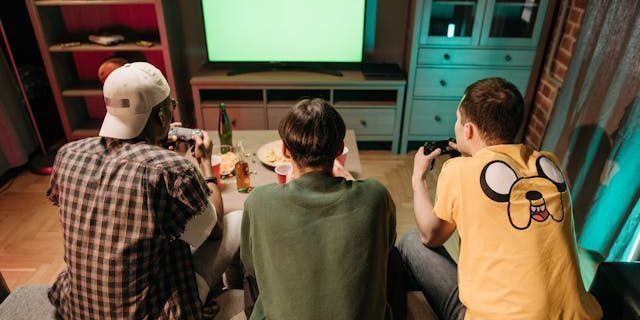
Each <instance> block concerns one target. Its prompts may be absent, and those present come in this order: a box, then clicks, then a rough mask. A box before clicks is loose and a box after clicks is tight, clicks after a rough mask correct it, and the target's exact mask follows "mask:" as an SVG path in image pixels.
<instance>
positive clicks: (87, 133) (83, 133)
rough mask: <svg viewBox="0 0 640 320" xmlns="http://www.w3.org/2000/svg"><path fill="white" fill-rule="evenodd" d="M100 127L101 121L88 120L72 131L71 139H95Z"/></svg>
mask: <svg viewBox="0 0 640 320" xmlns="http://www.w3.org/2000/svg"><path fill="white" fill-rule="evenodd" d="M100 126H102V120H98V119H89V120H87V121H86V122H84V123H83V124H82V125H81V126H79V127H76V128H74V129H73V130H72V136H73V139H83V138H88V137H95V136H97V135H98V133H99V132H100Z"/></svg>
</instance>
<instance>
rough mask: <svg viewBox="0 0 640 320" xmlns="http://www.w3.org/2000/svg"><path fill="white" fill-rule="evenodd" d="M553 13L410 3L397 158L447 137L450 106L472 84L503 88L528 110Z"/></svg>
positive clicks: (533, 2)
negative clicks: (496, 80) (500, 82)
mask: <svg viewBox="0 0 640 320" xmlns="http://www.w3.org/2000/svg"><path fill="white" fill-rule="evenodd" d="M553 8H555V1H550V0H463V1H451V0H416V2H415V7H414V9H415V10H414V19H413V26H412V36H411V40H410V41H409V45H410V48H409V53H410V58H409V59H410V60H409V66H408V72H407V74H408V79H407V80H408V82H407V91H406V94H407V96H406V100H405V108H404V121H403V129H402V142H401V149H400V151H401V152H403V153H404V152H407V150H408V149H415V146H417V145H418V144H421V143H422V142H424V141H427V140H440V139H447V138H450V137H453V136H454V124H455V121H456V109H457V106H458V102H459V101H460V99H461V98H462V95H463V94H464V90H465V88H466V87H467V86H469V85H470V84H471V83H473V82H475V81H477V80H480V79H484V78H489V77H501V78H504V79H507V80H509V81H511V82H512V83H513V84H515V85H516V87H518V89H519V90H520V91H521V92H522V95H523V96H524V97H525V105H526V106H525V107H526V108H528V105H529V104H530V103H531V100H532V97H533V91H534V90H535V82H536V79H537V70H539V65H540V64H541V60H542V56H543V53H544V52H542V51H543V49H542V48H543V47H544V46H543V45H542V43H541V39H542V40H544V39H546V33H547V32H548V29H549V28H548V27H546V28H545V27H544V26H545V24H549V23H550V21H551V14H550V12H551V11H553ZM525 112H528V111H527V110H525Z"/></svg>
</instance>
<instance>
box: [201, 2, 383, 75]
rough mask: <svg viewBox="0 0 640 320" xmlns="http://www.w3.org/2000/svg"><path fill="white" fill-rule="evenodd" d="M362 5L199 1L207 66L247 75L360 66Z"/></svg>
mask: <svg viewBox="0 0 640 320" xmlns="http://www.w3.org/2000/svg"><path fill="white" fill-rule="evenodd" d="M366 5H367V4H366V0H348V1H345V0H202V14H203V21H204V29H205V32H204V33H205V42H206V48H207V57H208V60H209V62H212V63H224V64H229V65H232V66H233V67H235V68H238V67H239V68H243V67H244V68H245V70H246V68H248V69H249V70H248V71H255V70H260V69H264V68H266V69H270V68H282V67H288V66H289V67H290V66H293V67H294V68H298V67H315V68H320V69H322V68H323V67H327V66H330V65H332V66H335V65H340V64H343V65H344V64H359V63H360V62H362V61H363V52H364V50H363V48H364V46H365V36H366V35H365V17H366V14H365V6H366ZM374 19H375V18H374ZM373 23H375V20H374V22H373ZM254 68H255V70H254ZM316 71H318V70H316ZM320 71H321V70H320ZM240 72H242V71H240ZM240 72H237V73H240ZM329 73H331V72H329Z"/></svg>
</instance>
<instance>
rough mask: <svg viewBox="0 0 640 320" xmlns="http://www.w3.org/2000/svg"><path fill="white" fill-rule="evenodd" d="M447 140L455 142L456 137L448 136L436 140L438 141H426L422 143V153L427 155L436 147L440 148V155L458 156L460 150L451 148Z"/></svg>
mask: <svg viewBox="0 0 640 320" xmlns="http://www.w3.org/2000/svg"><path fill="white" fill-rule="evenodd" d="M449 142H453V143H455V142H456V139H454V138H449V139H448V140H438V141H427V142H425V143H424V155H425V156H426V155H428V154H430V153H431V152H434V151H435V150H436V149H440V155H443V154H448V155H450V156H451V157H458V156H460V152H458V150H456V149H454V148H451V147H450V146H449Z"/></svg>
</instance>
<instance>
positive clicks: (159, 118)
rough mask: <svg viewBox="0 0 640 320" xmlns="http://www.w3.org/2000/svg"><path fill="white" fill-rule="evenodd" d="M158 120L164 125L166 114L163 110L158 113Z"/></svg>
mask: <svg viewBox="0 0 640 320" xmlns="http://www.w3.org/2000/svg"><path fill="white" fill-rule="evenodd" d="M158 120H160V123H161V124H164V123H165V122H164V112H162V110H160V112H158Z"/></svg>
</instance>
